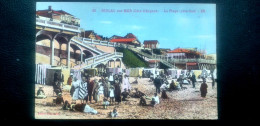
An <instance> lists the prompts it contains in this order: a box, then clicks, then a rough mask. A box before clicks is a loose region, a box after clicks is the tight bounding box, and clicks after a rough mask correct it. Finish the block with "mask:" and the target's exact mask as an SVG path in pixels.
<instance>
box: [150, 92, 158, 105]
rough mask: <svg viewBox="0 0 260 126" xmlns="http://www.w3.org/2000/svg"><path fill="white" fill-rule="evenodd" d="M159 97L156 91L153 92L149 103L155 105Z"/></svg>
mask: <svg viewBox="0 0 260 126" xmlns="http://www.w3.org/2000/svg"><path fill="white" fill-rule="evenodd" d="M159 103H160V101H159V97H158V96H157V93H154V97H153V98H152V101H151V105H152V106H153V107H154V106H155V105H157V104H159Z"/></svg>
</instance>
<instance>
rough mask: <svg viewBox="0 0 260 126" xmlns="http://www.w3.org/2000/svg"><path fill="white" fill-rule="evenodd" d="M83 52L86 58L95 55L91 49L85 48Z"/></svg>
mask: <svg viewBox="0 0 260 126" xmlns="http://www.w3.org/2000/svg"><path fill="white" fill-rule="evenodd" d="M83 53H84V54H85V56H83V59H86V58H90V57H93V56H94V55H93V53H92V52H91V51H89V50H86V49H85V50H83Z"/></svg>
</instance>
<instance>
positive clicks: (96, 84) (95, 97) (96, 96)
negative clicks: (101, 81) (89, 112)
mask: <svg viewBox="0 0 260 126" xmlns="http://www.w3.org/2000/svg"><path fill="white" fill-rule="evenodd" d="M98 89H99V85H98V80H97V79H96V78H95V79H94V86H93V99H94V100H95V101H96V103H97V102H98Z"/></svg>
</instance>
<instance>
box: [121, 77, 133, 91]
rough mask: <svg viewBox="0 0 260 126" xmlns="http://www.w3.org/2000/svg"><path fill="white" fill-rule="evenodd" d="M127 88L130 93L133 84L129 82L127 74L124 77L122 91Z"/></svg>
mask: <svg viewBox="0 0 260 126" xmlns="http://www.w3.org/2000/svg"><path fill="white" fill-rule="evenodd" d="M125 89H126V90H127V91H128V92H129V93H130V90H131V85H130V82H129V79H128V77H127V75H125V76H124V79H123V85H122V92H123V91H124V90H125Z"/></svg>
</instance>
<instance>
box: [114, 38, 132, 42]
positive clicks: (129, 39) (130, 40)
mask: <svg viewBox="0 0 260 126" xmlns="http://www.w3.org/2000/svg"><path fill="white" fill-rule="evenodd" d="M134 40H136V39H135V38H120V39H111V40H110V42H133V41H134Z"/></svg>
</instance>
